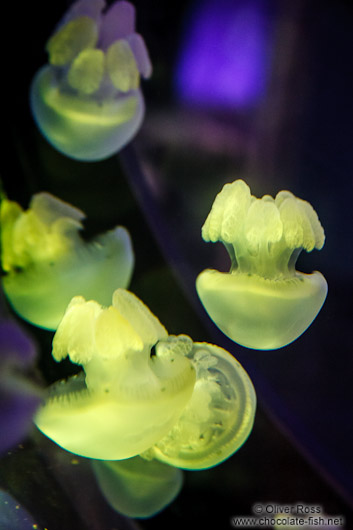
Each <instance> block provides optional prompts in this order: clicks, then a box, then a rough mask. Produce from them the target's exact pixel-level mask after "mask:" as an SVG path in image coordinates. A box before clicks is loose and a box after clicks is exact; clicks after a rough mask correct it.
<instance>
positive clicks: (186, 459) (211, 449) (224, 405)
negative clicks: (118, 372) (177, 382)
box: [146, 339, 256, 470]
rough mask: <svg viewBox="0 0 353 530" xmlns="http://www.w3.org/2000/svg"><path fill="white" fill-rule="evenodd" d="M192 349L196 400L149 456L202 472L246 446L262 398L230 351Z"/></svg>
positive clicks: (211, 347)
mask: <svg viewBox="0 0 353 530" xmlns="http://www.w3.org/2000/svg"><path fill="white" fill-rule="evenodd" d="M189 341H191V339H189ZM190 346H191V347H190V349H189V351H188V353H187V355H186V356H187V358H188V359H190V360H191V362H192V364H193V366H194V368H195V370H196V383H195V387H194V390H193V393H192V396H191V399H190V401H189V402H188V404H187V406H186V407H185V409H184V410H183V412H182V414H181V416H180V418H179V420H178V421H177V422H176V424H175V425H174V426H173V428H172V429H171V430H170V431H169V433H168V434H167V435H166V436H165V437H164V438H162V439H161V440H159V441H158V442H157V443H156V444H155V445H154V446H153V447H152V448H150V450H149V451H147V453H146V457H149V458H155V459H157V460H159V461H161V462H164V463H166V464H169V465H172V466H176V467H179V468H182V469H191V470H197V469H207V468H210V467H213V466H216V465H218V464H220V463H221V462H223V461H224V460H226V459H227V458H229V457H230V456H231V455H232V454H234V453H235V452H236V451H237V450H238V449H239V448H240V447H241V446H242V445H243V444H244V442H245V441H246V439H247V438H248V436H249V434H250V432H251V430H252V427H253V423H254V418H255V411H256V394H255V390H254V387H253V385H252V382H251V380H250V378H249V376H248V374H247V373H246V371H245V370H244V368H243V367H242V366H241V365H240V363H239V362H238V361H237V360H236V359H235V358H234V357H233V356H232V355H231V354H230V353H228V352H227V351H226V350H224V349H223V348H219V347H218V346H215V345H213V344H208V343H202V342H195V343H191V344H190ZM161 347H162V348H163V347H164V345H163V344H161Z"/></svg>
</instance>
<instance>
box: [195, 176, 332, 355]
mask: <svg viewBox="0 0 353 530" xmlns="http://www.w3.org/2000/svg"><path fill="white" fill-rule="evenodd" d="M202 237H203V239H204V240H205V241H212V242H213V243H214V242H216V241H221V242H223V243H224V245H225V246H226V248H227V250H228V252H229V254H230V257H231V260H232V266H231V270H230V272H229V273H221V272H218V271H216V270H211V269H208V270H205V271H203V272H202V273H201V274H200V275H199V276H198V278H197V280H196V289H197V292H198V295H199V297H200V299H201V301H202V303H203V306H204V308H205V309H206V311H207V313H208V314H209V316H210V317H211V318H212V320H213V321H214V322H215V323H216V324H217V326H218V327H219V328H220V329H221V330H222V331H223V333H225V334H226V335H227V336H228V337H230V338H231V339H232V340H234V341H235V342H238V343H239V344H242V345H243V346H246V347H248V348H254V349H259V350H270V349H276V348H281V347H283V346H285V345H287V344H289V343H290V342H292V341H294V340H295V339H297V338H298V337H299V336H300V335H301V334H302V333H303V332H304V331H305V330H306V329H307V328H308V327H309V326H310V324H311V323H312V321H313V320H314V319H315V317H316V316H317V314H318V312H319V311H320V309H321V307H322V305H323V303H324V301H325V298H326V295H327V283H326V280H325V278H324V277H323V275H322V274H321V273H320V272H317V271H315V272H313V273H312V274H304V273H302V272H298V271H297V270H296V269H295V262H296V260H297V257H298V255H299V253H300V252H301V250H302V249H305V250H306V251H307V252H311V251H312V250H313V249H314V248H317V249H321V248H322V246H323V245H324V241H325V235H324V231H323V228H322V226H321V224H320V221H319V219H318V216H317V214H316V212H315V210H314V209H313V208H312V206H311V205H310V204H309V203H308V202H306V201H303V200H301V199H298V198H297V197H295V196H294V195H293V194H292V193H290V192H289V191H280V192H279V193H278V194H277V196H276V198H275V199H274V198H273V197H271V196H269V195H265V196H264V197H262V198H261V199H257V198H256V197H254V196H252V195H251V193H250V189H249V187H248V186H247V184H246V183H245V182H244V181H243V180H236V181H235V182H233V183H231V184H226V185H225V186H224V188H223V189H222V191H221V192H220V193H219V194H218V195H217V197H216V199H215V201H214V204H213V206H212V209H211V211H210V213H209V215H208V217H207V219H206V221H205V224H204V225H203V227H202Z"/></svg>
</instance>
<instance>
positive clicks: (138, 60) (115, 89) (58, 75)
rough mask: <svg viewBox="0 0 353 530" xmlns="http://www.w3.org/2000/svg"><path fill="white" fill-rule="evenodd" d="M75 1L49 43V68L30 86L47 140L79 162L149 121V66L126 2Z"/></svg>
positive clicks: (112, 147)
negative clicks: (143, 81) (145, 87)
mask: <svg viewBox="0 0 353 530" xmlns="http://www.w3.org/2000/svg"><path fill="white" fill-rule="evenodd" d="M104 9H105V2H104V1H99V2H96V1H94V0H91V1H86V2H82V1H78V2H76V3H74V4H73V6H72V7H71V9H70V10H69V11H68V12H67V14H66V15H65V16H64V17H63V20H62V21H61V23H60V24H59V25H58V27H57V29H56V31H55V32H54V34H53V35H52V36H51V38H50V39H49V41H48V43H47V51H48V54H49V64H48V65H46V66H44V67H42V68H41V69H40V70H39V71H38V72H37V74H36V75H35V77H34V79H33V82H32V84H31V89H30V103H31V109H32V114H33V117H34V119H35V121H36V123H37V125H38V127H39V129H40V131H41V132H42V134H43V135H44V136H45V138H46V139H47V140H48V141H49V142H50V143H51V144H52V145H53V146H54V147H55V148H56V149H57V150H58V151H60V152H62V153H63V154H65V155H66V156H69V157H71V158H74V159H77V160H84V161H95V160H102V159H104V158H107V157H109V156H111V155H112V154H113V153H115V152H117V151H119V150H120V149H121V148H122V147H123V146H124V145H125V144H126V143H128V142H129V141H130V140H131V138H133V136H134V135H135V134H136V133H137V131H138V129H139V128H140V126H141V123H142V120H143V116H144V100H143V96H142V92H141V88H140V77H141V76H142V77H144V78H148V77H149V76H150V75H151V72H152V66H151V62H150V59H149V56H148V52H147V49H146V46H145V43H144V40H143V38H142V37H141V36H140V35H139V34H137V33H136V32H135V10H134V7H133V6H132V4H130V3H129V2H125V1H118V2H115V3H114V4H113V5H112V6H111V7H110V8H109V9H108V10H107V11H105V12H103V13H102V11H103V10H104Z"/></svg>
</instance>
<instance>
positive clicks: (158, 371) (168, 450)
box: [35, 289, 256, 501]
mask: <svg viewBox="0 0 353 530" xmlns="http://www.w3.org/2000/svg"><path fill="white" fill-rule="evenodd" d="M66 355H69V357H70V360H71V361H72V362H74V363H77V364H81V365H82V367H83V370H84V372H83V373H81V374H80V375H78V376H73V377H71V378H69V379H68V380H65V381H62V382H58V383H56V384H54V385H53V386H52V387H51V388H50V389H49V392H48V396H47V399H46V401H45V402H44V404H43V406H42V407H41V408H40V409H39V411H38V413H37V414H36V417H35V423H36V425H37V427H38V428H39V429H40V430H41V431H42V432H43V433H44V434H45V435H46V436H48V437H49V438H51V439H52V440H53V441H55V442H56V443H57V444H58V445H60V446H61V447H63V448H64V449H66V450H67V451H71V452H73V453H76V454H79V455H81V456H85V457H88V458H93V459H97V460H124V459H128V458H131V457H135V456H138V455H141V456H142V457H143V458H144V459H145V460H157V461H160V462H162V463H165V464H169V465H171V466H174V467H182V468H185V469H203V468H207V467H212V466H215V465H217V464H218V463H220V462H222V461H223V460H225V459H226V458H228V457H229V456H230V455H231V454H233V453H234V452H235V451H236V450H237V449H239V447H240V446H241V445H242V444H243V443H244V442H245V440H246V438H247V437H248V435H249V433H250V431H251V429H252V425H253V421H254V415H255V409H256V396H255V391H254V388H253V386H252V383H251V381H250V378H249V376H248V375H247V374H246V372H245V370H244V369H243V368H242V367H241V366H240V364H239V363H238V362H237V361H236V360H235V359H234V358H233V357H232V356H231V355H230V354H229V353H228V352H226V351H225V350H222V349H221V348H218V347H217V346H213V345H210V344H207V343H194V342H193V341H192V340H191V338H190V337H187V336H186V335H179V336H168V334H167V331H166V330H165V328H164V327H163V326H162V324H161V323H160V322H159V320H158V319H157V317H155V316H154V315H153V314H152V313H151V312H150V310H149V309H148V308H147V307H146V306H145V305H144V304H143V302H141V300H139V299H138V298H137V297H136V296H135V295H133V294H132V293H130V292H129V291H126V290H124V289H117V290H116V291H115V293H114V295H113V303H112V305H111V306H110V307H108V308H103V307H102V306H100V305H99V304H97V302H95V301H85V300H84V298H82V297H75V298H73V300H72V301H71V303H70V304H69V306H68V308H67V311H66V313H65V315H64V317H63V319H62V321H61V323H60V325H59V327H58V330H57V332H56V334H55V337H54V340H53V357H54V359H56V360H57V361H60V360H61V359H63V358H65V357H66ZM127 466H128V464H127ZM141 466H142V467H143V468H144V473H145V472H146V473H147V474H148V472H149V471H148V470H149V469H152V468H153V466H152V465H151V466H147V464H141ZM141 466H140V465H136V466H134V473H135V471H136V470H137V468H139V467H141ZM157 467H158V464H156V468H157ZM100 469H101V473H103V474H104V476H107V473H108V474H109V475H110V476H111V477H112V475H114V474H115V473H117V474H118V475H119V476H120V471H119V470H121V472H122V473H123V474H124V473H125V471H123V470H126V472H128V467H119V466H117V467H116V466H112V465H111V464H106V465H105V466H103V468H102V467H100ZM102 469H103V470H102ZM158 469H161V470H163V469H164V468H163V466H162V467H160V468H159V467H158ZM158 474H159V472H158ZM168 476H169V475H168ZM169 478H170V476H169ZM106 480H108V479H104V482H106ZM112 480H113V479H112V478H111V479H109V480H108V484H107V488H108V489H110V488H111V486H110V485H109V484H111V481H112ZM117 480H120V478H117ZM127 480H128V479H124V480H123V482H124V483H125V484H126V481H127ZM134 480H135V479H134ZM171 480H172V483H173V484H174V486H175V480H176V477H175V476H174V478H173V477H172V479H171ZM119 487H120V486H119ZM173 491H175V490H173ZM142 500H143V499H142ZM142 500H141V501H142Z"/></svg>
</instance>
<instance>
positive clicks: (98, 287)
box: [0, 192, 134, 330]
mask: <svg viewBox="0 0 353 530" xmlns="http://www.w3.org/2000/svg"><path fill="white" fill-rule="evenodd" d="M84 217H85V215H84V213H83V212H82V211H81V210H79V209H77V208H75V207H73V206H71V205H69V204H67V203H65V202H63V201H61V200H60V199H58V198H56V197H54V196H53V195H51V194H49V193H45V192H43V193H38V194H36V195H34V196H33V197H32V200H31V203H30V206H29V209H28V210H26V211H23V210H22V208H21V206H20V205H18V204H17V203H16V202H13V201H10V200H8V199H6V198H4V199H3V200H2V202H1V206H0V226H1V247H2V256H1V259H2V269H3V271H4V273H5V274H4V275H3V277H2V285H3V289H4V292H5V294H6V296H7V299H8V301H9V302H10V304H11V306H12V307H13V309H14V310H15V312H16V313H18V314H19V315H20V316H21V317H22V318H24V319H25V320H27V321H29V322H31V323H32V324H34V325H36V326H39V327H43V328H46V329H51V330H55V329H56V328H57V326H58V324H59V322H60V320H61V318H62V317H63V315H64V312H65V309H66V307H67V305H68V303H69V302H70V300H71V299H72V298H73V296H75V295H82V296H86V297H88V298H95V299H96V300H97V301H99V302H100V303H102V304H107V305H108V304H109V303H110V300H111V296H112V293H113V292H114V290H115V289H116V288H117V287H127V286H128V284H129V281H130V278H131V274H132V269H133V265H134V255H133V251H132V243H131V239H130V236H129V233H128V232H127V230H126V229H125V228H123V227H120V226H118V227H116V228H114V229H113V230H110V231H108V232H106V233H104V234H101V235H99V236H97V237H96V238H94V239H93V241H89V242H85V241H84V240H83V239H82V238H81V236H80V234H79V232H80V230H82V228H83V226H82V222H81V221H82V220H83V219H84Z"/></svg>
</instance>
